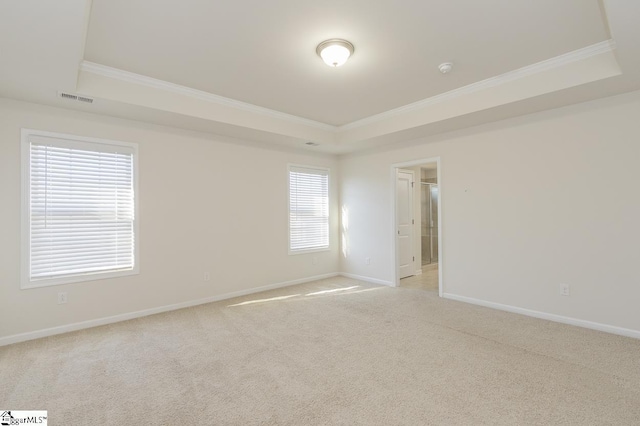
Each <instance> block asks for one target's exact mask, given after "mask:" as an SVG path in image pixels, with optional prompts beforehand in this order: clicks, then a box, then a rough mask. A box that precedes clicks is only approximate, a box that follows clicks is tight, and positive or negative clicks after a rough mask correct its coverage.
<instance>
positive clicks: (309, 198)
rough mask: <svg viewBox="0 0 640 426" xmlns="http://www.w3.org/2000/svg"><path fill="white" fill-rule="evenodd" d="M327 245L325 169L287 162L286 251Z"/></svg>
mask: <svg viewBox="0 0 640 426" xmlns="http://www.w3.org/2000/svg"><path fill="white" fill-rule="evenodd" d="M327 249H329V170H328V169H320V168H312V167H305V166H293V165H290V166H289V253H290V254H294V253H301V252H308V251H318V250H327Z"/></svg>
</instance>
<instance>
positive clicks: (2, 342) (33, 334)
mask: <svg viewBox="0 0 640 426" xmlns="http://www.w3.org/2000/svg"><path fill="white" fill-rule="evenodd" d="M338 275H340V274H339V273H337V272H333V273H329V274H324V275H315V276H312V277H306V278H300V279H297V280H291V281H284V282H280V283H276V284H269V285H265V286H262V287H255V288H250V289H247V290H240V291H234V292H231V293H225V294H221V295H217V296H211V297H206V298H204V299H197V300H190V301H188V302H181V303H175V304H172V305H166V306H159V307H157V308H150V309H144V310H141V311H136V312H129V313H126V314H119V315H114V316H110V317H104V318H97V319H93V320H88V321H82V322H76V323H72V324H66V325H60V326H58V327H51V328H45V329H43V330H36V331H30V332H27V333H21V334H14V335H12V336H6V337H0V346H6V345H11V344H13V343H19V342H25V341H27V340H33V339H39V338H41V337H47V336H54V335H56V334H62V333H68V332H71V331H77V330H83V329H85V328H91V327H97V326H100V325H106V324H113V323H115V322H120V321H127V320H130V319H134V318H140V317H146V316H148V315H154V314H159V313H161V312H169V311H175V310H176V309H182V308H189V307H191V306H197V305H204V304H205V303H211V302H218V301H220V300H226V299H233V298H234V297H240V296H247V295H250V294H254V293H260V292H263V291H267V290H275V289H277V288H282V287H288V286H292V285H296V284H302V283H307V282H310V281H317V280H322V279H325V278H331V277H335V276H338Z"/></svg>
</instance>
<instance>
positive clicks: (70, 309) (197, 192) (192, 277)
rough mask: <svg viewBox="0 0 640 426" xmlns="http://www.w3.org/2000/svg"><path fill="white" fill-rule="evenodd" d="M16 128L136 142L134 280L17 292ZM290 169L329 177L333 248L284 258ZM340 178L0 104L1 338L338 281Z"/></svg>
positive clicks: (282, 156) (275, 154)
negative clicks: (270, 288)
mask: <svg viewBox="0 0 640 426" xmlns="http://www.w3.org/2000/svg"><path fill="white" fill-rule="evenodd" d="M22 127H25V128H31V129H38V130H46V131H52V132H60V133H70V134H77V135H82V136H90V137H97V138H106V139H115V140H121V141H127V142H137V143H138V144H139V149H140V151H139V168H140V170H139V178H140V186H139V194H138V195H139V200H140V201H139V203H140V204H139V213H140V216H139V218H140V238H139V242H140V274H139V275H136V276H131V277H124V278H118V279H110V280H100V281H91V282H85V283H77V284H68V285H61V286H54V287H46V288H39V289H29V290H20V282H19V277H20V129H21V128H22ZM288 162H293V163H299V164H309V165H317V166H324V167H329V168H331V171H332V175H331V198H332V203H331V214H332V217H333V220H332V224H331V229H332V233H331V245H332V249H331V251H327V252H319V253H313V254H301V255H294V256H289V255H288V254H287V253H288V252H287V244H288V234H287V232H288V211H287V208H288V201H287V196H288V181H287V176H288V175H287V163H288ZM338 178H339V176H338V168H337V160H336V159H335V158H334V157H329V156H315V155H312V154H300V153H292V152H286V151H277V150H268V149H262V148H259V147H255V146H251V144H250V143H248V142H242V143H240V144H238V143H226V142H225V139H224V138H223V137H215V136H211V135H204V134H197V133H192V132H186V131H180V130H176V129H171V128H164V127H160V126H153V125H147V124H143V123H139V122H134V121H128V120H121V119H115V118H109V117H103V116H98V115H93V114H85V113H79V112H73V111H67V110H63V109H57V108H51V107H45V106H41V105H35V104H29V103H23V102H17V101H11V100H8V99H0V196H1V199H0V203H1V204H0V206H1V207H0V305H1V306H2V308H1V309H0V338H2V337H5V336H11V335H14V334H18V333H25V332H31V331H35V330H41V329H44V328H48V327H55V326H61V325H66V324H71V323H75V322H80V321H87V320H92V319H97V318H103V317H107V316H112V315H118V314H123V313H129V312H134V311H139V310H144V309H149V308H155V307H160V306H165V305H171V304H175V303H181V302H188V301H194V300H198V299H203V298H208V297H212V296H216V295H223V294H226V293H230V292H236V291H242V290H249V289H252V288H256V287H261V286H265V285H271V284H277V283H281V282H286V281H290V280H297V279H301V278H305V277H310V276H316V275H321V274H327V273H333V272H337V271H338V246H339V242H338V232H337V231H338V210H337V209H338V203H337V201H336V200H337V195H338V191H337V188H338V183H337V182H338ZM313 257H316V258H317V260H318V262H317V265H314V264H313ZM205 271H210V272H211V276H212V280H211V282H208V283H205V282H203V273H204V272H205ZM59 291H66V292H68V298H69V301H68V303H67V304H66V305H57V293H58V292H59Z"/></svg>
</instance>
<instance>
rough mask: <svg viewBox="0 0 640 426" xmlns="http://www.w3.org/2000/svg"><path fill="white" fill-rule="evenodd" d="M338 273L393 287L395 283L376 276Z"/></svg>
mask: <svg viewBox="0 0 640 426" xmlns="http://www.w3.org/2000/svg"><path fill="white" fill-rule="evenodd" d="M339 275H342V276H343V277H347V278H353V279H354V280H360V281H367V282H370V283H373V284H381V285H386V286H389V287H395V285H394V284H393V283H392V282H391V281H385V280H379V279H377V278H371V277H365V276H362V275H356V274H349V273H347V272H340V274H339Z"/></svg>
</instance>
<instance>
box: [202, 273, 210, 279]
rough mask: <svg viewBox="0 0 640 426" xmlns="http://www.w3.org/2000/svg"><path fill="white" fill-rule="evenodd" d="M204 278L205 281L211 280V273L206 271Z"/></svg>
mask: <svg viewBox="0 0 640 426" xmlns="http://www.w3.org/2000/svg"><path fill="white" fill-rule="evenodd" d="M202 279H203V281H211V273H209V272H205V273H204V275H203V278H202Z"/></svg>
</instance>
